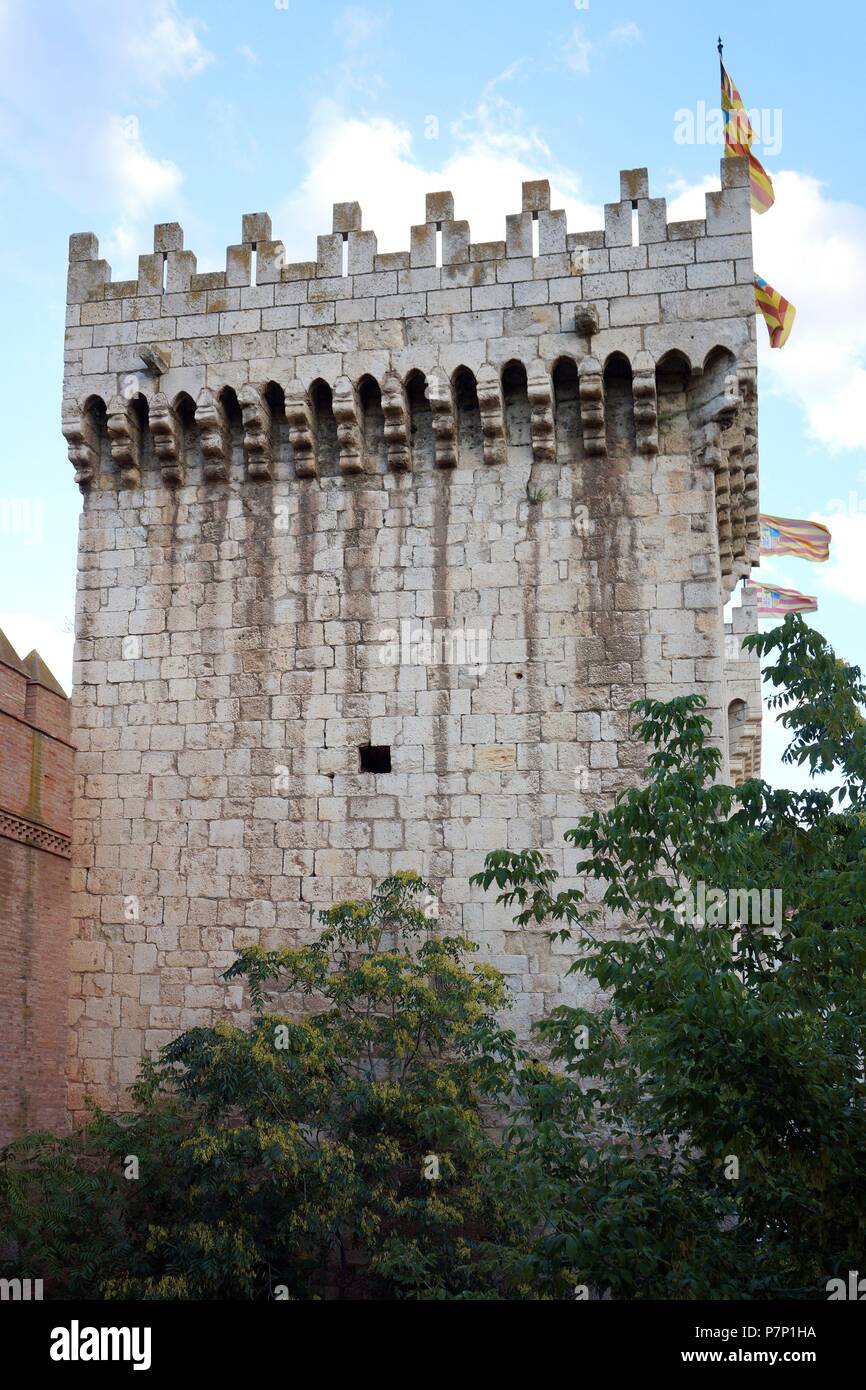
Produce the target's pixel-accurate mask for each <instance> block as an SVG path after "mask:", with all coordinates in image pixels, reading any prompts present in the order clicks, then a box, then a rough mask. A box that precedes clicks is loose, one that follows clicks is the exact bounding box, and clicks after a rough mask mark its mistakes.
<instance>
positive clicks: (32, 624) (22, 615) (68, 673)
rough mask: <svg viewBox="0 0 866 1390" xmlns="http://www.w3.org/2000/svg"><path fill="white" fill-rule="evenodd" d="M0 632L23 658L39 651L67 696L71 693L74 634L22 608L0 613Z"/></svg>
mask: <svg viewBox="0 0 866 1390" xmlns="http://www.w3.org/2000/svg"><path fill="white" fill-rule="evenodd" d="M0 631H3V632H5V634H6V636H7V637H8V639H9V641H10V642H11V643H12V646H13V647H14V648H15V650H16V652H17V653H18V655H19V656H20V657H21V658H22V659H23V658H24V657H25V656H29V654H30V652H32V651H36V652H38V653H39V655H40V656H41V657H42V660H43V661H44V662H45V665H46V666H47V667H48V669H49V671H50V672H51V674H52V676H54V678H55V680H58V681H59V682H60V684H61V685H62V686H63V689H64V690H65V691H66V693H67V695H68V694H70V693H71V690H72V651H73V647H74V645H75V638H74V637H73V635H72V633H71V632H64V631H63V629H62V628H60V627H57V626H56V625H55V624H54V623H51V622H48V621H46V619H45V618H40V617H37V616H36V614H35V613H28V612H26V611H25V610H23V609H8V610H7V611H5V612H0Z"/></svg>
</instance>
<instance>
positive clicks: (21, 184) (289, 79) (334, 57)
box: [0, 0, 866, 785]
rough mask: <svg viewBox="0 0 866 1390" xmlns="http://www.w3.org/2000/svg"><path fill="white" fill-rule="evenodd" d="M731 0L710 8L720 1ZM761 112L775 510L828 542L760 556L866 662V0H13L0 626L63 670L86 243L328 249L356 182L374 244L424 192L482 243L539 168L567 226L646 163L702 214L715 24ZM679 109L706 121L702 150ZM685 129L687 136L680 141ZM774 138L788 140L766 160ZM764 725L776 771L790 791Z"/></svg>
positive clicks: (767, 573) (6, 85) (5, 200)
mask: <svg viewBox="0 0 866 1390" xmlns="http://www.w3.org/2000/svg"><path fill="white" fill-rule="evenodd" d="M711 13H712V17H710V15H711ZM720 23H721V24H722V32H723V36H724V39H725V43H726V59H727V64H728V67H729V70H730V71H731V74H732V76H733V77H734V80H735V82H736V83H737V85H738V87H739V89H740V91H741V93H742V95H743V99H744V101H745V103H746V105H747V107H749V108H750V109H753V110H759V111H762V112H766V116H765V117H763V118H762V119H761V121H760V129H761V133H762V134H763V135H764V136H765V143H766V146H767V148H765V152H764V162H765V164H766V165H767V168H768V169H769V171H770V173H771V174H772V175H773V177H774V180H775V184H776V191H777V203H776V206H775V207H774V208H773V209H771V210H770V212H769V213H767V214H766V215H765V216H764V217H762V218H756V219H754V221H755V228H754V230H755V238H756V268H757V269H758V271H759V273H761V274H762V275H763V276H764V277H765V278H766V279H767V280H769V281H770V283H771V284H773V285H775V286H776V287H777V288H778V289H780V290H781V291H782V292H783V293H784V294H786V295H787V296H788V298H790V299H791V300H792V301H793V302H794V303H795V304H796V305H797V307H798V310H799V315H798V320H797V323H796V325H795V329H794V333H793V335H792V338H791V340H790V342H789V344H788V346H787V347H786V348H785V349H784V350H783V351H782V352H775V353H773V354H772V356H771V355H770V353H769V350H768V349H767V348H766V347H764V345H763V336H764V330H763V326H762V325H761V326H760V333H761V339H762V354H761V440H760V442H761V498H762V507H763V509H764V510H765V511H770V512H775V513H778V514H782V515H790V516H817V517H821V518H822V519H824V520H825V521H826V522H827V524H829V525H830V527H831V530H832V531H833V533H834V548H833V558H832V559H831V561H830V563H829V564H827V565H824V566H818V565H809V564H807V563H806V562H804V561H797V560H776V561H774V562H773V564H772V566H770V565H768V563H767V562H765V564H764V566H762V571H761V575H760V576H759V577H767V578H769V579H771V580H772V581H773V582H778V583H781V584H786V585H789V586H791V587H794V588H800V589H802V590H804V591H805V592H807V593H813V594H816V595H817V596H818V598H819V602H820V611H819V614H818V616H817V619H816V620H815V621H816V625H817V626H818V627H820V629H821V630H822V631H823V632H824V633H825V634H826V635H827V637H828V638H829V639H830V640H831V641H832V642H833V644H834V645H835V647H836V649H837V651H838V652H839V653H840V655H842V656H844V657H846V658H847V659H848V660H850V661H854V662H857V663H858V664H860V665H862V666H864V667H866V637H864V622H863V619H864V612H866V369H864V363H866V205H864V200H866V192H864V188H866V181H864V167H863V166H864V155H863V133H862V132H863V114H862V101H863V94H862V86H863V81H862V54H863V49H864V42H866V7H863V6H862V5H860V4H855V3H852V0H848V3H842V0H825V3H824V4H822V5H821V6H820V7H816V6H814V5H813V4H809V5H807V4H805V3H801V0H785V2H784V3H783V0H775V3H774V2H773V0H762V3H761V4H760V5H759V6H756V5H754V4H747V3H744V0H728V3H726V4H725V5H719V6H717V7H712V10H711V7H710V6H707V5H695V4H694V0H653V2H652V3H650V0H623V3H619V0H589V4H588V5H585V4H583V3H579V4H575V3H574V0H536V3H534V4H527V3H525V2H523V3H517V2H516V0H472V3H469V0H460V3H458V0H437V2H436V4H435V5H422V4H419V3H412V4H409V3H402V4H378V3H376V2H375V0H370V3H363V4H348V5H347V4H344V3H340V2H339V0H336V2H334V3H332V0H316V3H315V4H314V3H312V0H286V3H283V0H276V3H274V0H244V3H238V0H234V3H229V2H228V0H134V2H133V0H47V3H45V4H42V5H34V4H33V3H32V0H0V276H2V299H0V303H2V311H3V329H2V332H0V383H2V387H0V389H2V392H3V395H4V397H5V400H4V412H3V419H4V423H5V439H4V449H3V455H2V462H0V627H3V628H4V630H5V631H6V632H7V634H8V635H9V637H10V638H11V640H12V641H13V642H14V643H15V644H16V645H17V646H18V647H19V650H21V651H22V653H23V652H25V651H27V650H29V649H30V647H32V646H34V645H35V646H37V647H38V648H39V650H40V651H41V652H42V654H43V655H44V657H45V658H46V660H47V661H48V662H49V664H50V665H51V666H52V667H53V669H54V670H55V672H56V674H57V676H58V678H59V679H61V680H62V681H64V682H67V683H68V680H69V670H70V659H71V637H70V635H69V632H68V631H67V630H66V629H68V627H69V626H70V622H71V618H72V614H73V603H74V597H73V595H74V574H75V544H76V527H77V515H78V511H79V506H80V502H79V496H78V492H77V490H76V488H75V486H74V484H73V481H72V469H71V466H70V465H69V463H68V461H67V459H66V453H65V447H64V443H63V439H62V437H61V435H60V430H59V399H60V382H61V367H62V333H63V313H64V293H65V275H66V246H67V237H68V235H69V233H70V232H72V231H94V232H95V233H96V234H97V236H98V237H99V240H100V245H101V251H102V254H103V255H106V256H107V258H108V259H109V260H110V262H111V264H112V267H113V274H114V276H115V277H116V278H125V277H127V276H133V275H134V274H135V270H136V260H137V256H138V254H139V253H140V252H146V251H149V250H150V249H151V235H152V225H153V223H154V222H162V221H180V222H181V223H182V224H183V226H184V228H185V232H186V246H187V247H188V248H189V249H191V250H193V251H195V252H196V254H197V256H198V268H199V270H212V269H219V268H222V266H223V265H224V254H225V247H226V246H227V245H228V244H230V243H233V242H235V241H237V240H238V238H239V231H240V219H241V214H242V213H243V212H249V211H259V210H268V211H269V212H270V213H271V214H272V217H273V219H274V234H275V236H277V237H279V238H281V239H282V240H283V241H284V242H285V244H286V247H287V251H288V253H289V256H290V258H293V259H310V258H312V257H313V255H314V253H315V236H316V233H317V232H326V231H329V230H330V205H331V203H332V202H334V201H349V200H352V199H357V200H358V201H359V202H360V203H361V204H362V207H363V208H364V214H365V220H364V225H365V227H368V228H372V229H373V230H375V231H376V232H377V233H378V235H379V248H380V250H383V251H389V250H400V249H403V248H405V247H406V246H408V229H409V226H410V224H411V223H413V222H416V221H419V220H421V219H422V217H423V194H424V192H425V190H427V189H430V190H434V189H440V188H445V187H450V188H452V189H453V191H454V193H455V196H456V200H457V216H458V217H460V216H466V217H468V218H469V220H470V222H471V225H472V234H473V237H474V238H475V239H486V238H488V237H490V238H492V237H499V236H502V235H504V232H503V228H504V218H505V214H506V213H507V212H512V211H516V210H517V209H518V208H519V206H520V204H519V198H520V181H521V179H522V178H531V177H550V179H551V182H552V184H553V189H554V198H555V205H560V206H566V207H567V209H568V212H569V225H570V227H571V228H572V229H574V230H582V229H589V228H592V227H597V226H600V225H601V205H602V204H603V203H604V202H605V201H610V200H611V199H613V198H615V197H617V196H618V171H619V170H620V169H621V168H631V167H634V166H638V165H646V166H647V167H648V168H649V171H650V183H651V190H652V192H653V194H654V195H655V196H660V195H665V196H667V197H668V199H669V202H670V203H671V205H672V208H673V213H672V215H674V216H689V215H697V216H699V215H702V213H703V196H702V195H703V191H704V190H705V189H706V188H710V187H717V186H718V163H719V157H720V154H721V149H720V147H719V146H718V145H717V144H713V143H708V142H707V140H703V141H702V140H701V138H700V137H701V136H702V135H711V134H712V128H711V127H710V128H709V129H708V130H705V129H704V128H703V125H702V122H701V115H700V108H699V105H698V104H699V103H701V102H703V103H705V104H706V107H707V108H709V109H710V110H712V109H713V108H715V107H717V106H718V68H717V59H716V52H715V41H716V35H717V30H718V27H719V24H720ZM683 113H689V114H690V117H691V118H692V119H691V125H692V127H693V132H692V133H693V137H694V138H692V140H691V142H690V143H683V140H682V135H683V133H688V131H687V130H686V127H687V125H688V124H689V122H688V121H685V122H684V119H683ZM678 131H679V134H680V138H679V139H678V138H677V133H678ZM768 149H769V150H771V151H772V152H771V153H770V152H768ZM781 747H782V739H781V737H780V735H779V733H778V731H777V730H776V729H775V728H774V727H773V726H772V725H770V724H769V723H768V725H767V728H766V730H765V774H766V775H767V776H768V777H769V778H770V779H771V780H773V781H776V782H778V783H782V784H789V785H800V780H799V778H798V774H796V773H793V772H791V771H790V770H787V769H783V768H782V767H781V764H780V762H779V753H780V751H781Z"/></svg>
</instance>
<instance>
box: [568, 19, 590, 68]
mask: <svg viewBox="0 0 866 1390" xmlns="http://www.w3.org/2000/svg"><path fill="white" fill-rule="evenodd" d="M592 47H593V46H592V43H591V41H590V40H589V39H588V38H587V37H586V35H585V34H584V32H583V30H582V29H581V27H580V25H579V24H575V26H574V28H573V29H572V31H571V34H570V35H569V37H568V39H567V40H566V42H565V45H564V47H563V50H562V56H563V58H564V59H565V62H566V64H567V65H568V67H570V68H571V70H572V72H576V73H579V74H580V76H581V77H585V76H586V74H587V73H588V72H589V59H590V55H591V54H592Z"/></svg>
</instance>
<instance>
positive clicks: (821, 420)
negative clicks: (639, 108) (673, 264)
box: [669, 170, 866, 450]
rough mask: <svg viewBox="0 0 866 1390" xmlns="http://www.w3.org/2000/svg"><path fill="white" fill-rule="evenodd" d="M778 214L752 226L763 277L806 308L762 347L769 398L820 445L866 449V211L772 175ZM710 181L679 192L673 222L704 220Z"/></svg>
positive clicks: (805, 183) (797, 177)
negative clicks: (786, 407) (775, 343)
mask: <svg viewBox="0 0 866 1390" xmlns="http://www.w3.org/2000/svg"><path fill="white" fill-rule="evenodd" d="M772 177H773V184H774V187H775V190H776V202H775V205H774V206H773V207H772V208H771V209H770V210H769V212H766V213H764V214H763V215H762V216H755V217H753V218H752V231H753V235H754V257H755V270H756V271H757V273H758V274H759V275H763V277H764V279H765V280H767V281H768V282H769V283H770V284H771V285H772V286H773V287H774V288H775V289H777V290H778V291H779V293H780V294H783V295H784V296H785V298H786V299H788V300H790V302H791V303H792V304H794V305H795V306H796V309H797V319H796V322H795V324H794V328H793V331H792V333H791V337H790V338H789V340H788V342H787V343H786V345H785V347H784V348H781V349H778V350H772V349H771V348H770V347H769V343H768V341H767V334H766V331H765V330H764V326H763V324H762V323H759V325H758V343H759V352H760V362H761V369H762V372H763V373H764V390H767V389H769V390H771V391H772V392H773V393H774V394H778V395H782V396H785V397H787V398H789V399H791V400H794V401H796V402H797V403H798V404H799V405H800V407H801V408H802V410H803V412H804V414H805V416H806V421H807V427H808V432H809V434H810V435H811V437H812V438H813V439H815V440H817V441H819V442H820V443H822V444H825V445H828V446H829V447H830V448H831V449H839V450H841V449H856V448H862V447H864V446H866V411H864V409H863V402H864V400H866V208H863V207H860V206H859V205H857V204H854V203H843V202H838V201H836V200H834V199H831V198H828V197H827V196H826V195H825V193H824V190H823V186H822V184H821V183H820V182H819V180H818V179H815V178H813V177H812V176H811V175H808V174H801V173H797V172H796V171H794V170H783V171H782V172H781V173H775V172H774V173H773V175H772ZM718 186H719V184H718V180H717V179H713V178H709V177H708V178H706V179H704V180H703V182H702V183H701V184H700V185H698V186H696V187H691V188H686V189H683V188H682V185H675V191H676V193H677V196H676V197H675V199H674V201H673V202H672V203H671V206H670V212H669V216H671V217H672V218H690V217H703V216H704V213H705V209H704V200H703V194H704V192H705V191H706V190H707V189H710V188H718Z"/></svg>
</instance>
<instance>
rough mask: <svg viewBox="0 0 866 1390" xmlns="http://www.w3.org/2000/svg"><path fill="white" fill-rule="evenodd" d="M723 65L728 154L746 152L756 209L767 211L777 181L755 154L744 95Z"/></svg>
mask: <svg viewBox="0 0 866 1390" xmlns="http://www.w3.org/2000/svg"><path fill="white" fill-rule="evenodd" d="M721 67H722V111H723V112H724V116H725V154H726V155H743V156H744V157H745V158H746V159H748V161H749V192H750V195H751V202H752V211H753V212H766V211H767V208H771V207H772V206H773V204H774V202H775V201H776V195H775V193H774V191H773V181H772V179H771V178H770V175H769V174H768V173H767V171H766V169H765V168H764V166H763V164H762V163H761V161H760V160H759V159H758V158H757V157H756V156H755V155H753V154H752V141H753V140H754V138H755V136H754V132H753V131H752V122H751V121H750V120H749V116H748V113H747V111H746V108H745V106H744V105H743V99H742V97H741V96H740V94H739V92H738V91H737V89H736V87H735V86H734V84H733V82H732V81H731V77H730V74H729V73H728V72H727V71H726V69H725V65H724V63H722V65H721Z"/></svg>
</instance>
